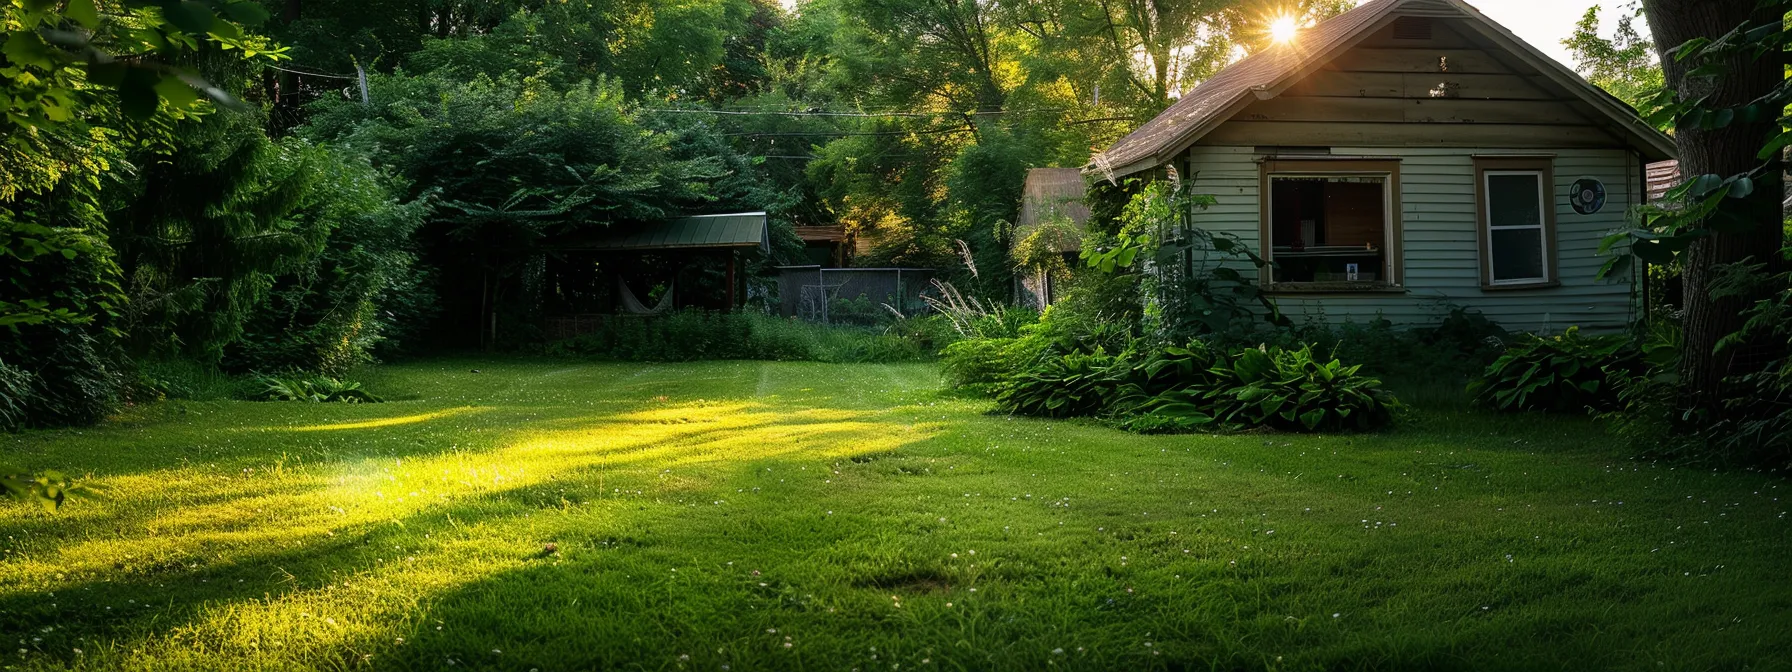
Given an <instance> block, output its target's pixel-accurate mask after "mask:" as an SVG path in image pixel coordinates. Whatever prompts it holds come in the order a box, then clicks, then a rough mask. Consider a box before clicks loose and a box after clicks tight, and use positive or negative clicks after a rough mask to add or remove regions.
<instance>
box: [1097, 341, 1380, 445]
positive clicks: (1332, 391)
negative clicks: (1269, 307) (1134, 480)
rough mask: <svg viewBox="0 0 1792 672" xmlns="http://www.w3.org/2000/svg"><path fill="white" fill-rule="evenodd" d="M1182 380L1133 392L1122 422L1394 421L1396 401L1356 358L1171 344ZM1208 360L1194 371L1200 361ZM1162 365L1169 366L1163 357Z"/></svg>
mask: <svg viewBox="0 0 1792 672" xmlns="http://www.w3.org/2000/svg"><path fill="white" fill-rule="evenodd" d="M1174 354H1175V355H1176V356H1177V358H1178V359H1177V360H1171V361H1177V362H1178V365H1177V366H1176V368H1177V370H1179V372H1180V373H1179V376H1178V377H1175V378H1171V380H1176V381H1178V382H1180V383H1181V384H1170V385H1167V386H1166V387H1167V389H1164V390H1163V391H1161V392H1159V393H1157V394H1156V395H1153V396H1149V397H1142V398H1141V397H1135V398H1134V399H1133V400H1132V406H1131V408H1130V409H1128V410H1127V413H1126V415H1125V416H1124V417H1123V419H1122V421H1121V424H1122V426H1124V427H1127V428H1129V429H1133V430H1135V431H1166V430H1189V429H1202V428H1225V429H1248V428H1257V427H1268V428H1272V429H1278V430H1283V431H1295V432H1317V431H1337V430H1345V429H1359V430H1370V429H1378V428H1380V427H1384V426H1386V425H1388V424H1389V423H1391V422H1392V421H1393V417H1394V411H1395V410H1396V409H1398V408H1399V407H1400V402H1399V401H1398V400H1396V399H1395V398H1394V396H1393V395H1392V394H1390V393H1388V392H1387V391H1386V390H1383V389H1381V381H1380V380H1377V379H1375V378H1372V377H1369V376H1365V375H1362V374H1361V372H1360V371H1361V368H1362V367H1361V366H1360V365H1359V366H1347V365H1345V364H1344V363H1343V362H1340V361H1338V360H1337V359H1327V358H1321V357H1315V356H1314V355H1313V349H1312V347H1311V346H1304V347H1302V348H1300V349H1299V350H1293V349H1282V348H1270V347H1267V346H1260V347H1257V348H1243V349H1240V350H1237V351H1234V352H1232V353H1231V354H1230V356H1229V357H1226V358H1218V357H1215V356H1214V355H1213V353H1212V352H1211V351H1209V350H1205V349H1195V348H1190V349H1178V350H1177V352H1176V353H1174ZM1204 360H1205V361H1211V362H1214V364H1213V365H1212V366H1211V367H1210V368H1208V369H1206V370H1205V371H1200V370H1198V369H1196V368H1195V367H1196V366H1198V364H1199V363H1200V362H1202V361H1204ZM1165 368H1166V369H1168V368H1171V367H1170V366H1169V365H1166V367H1165Z"/></svg>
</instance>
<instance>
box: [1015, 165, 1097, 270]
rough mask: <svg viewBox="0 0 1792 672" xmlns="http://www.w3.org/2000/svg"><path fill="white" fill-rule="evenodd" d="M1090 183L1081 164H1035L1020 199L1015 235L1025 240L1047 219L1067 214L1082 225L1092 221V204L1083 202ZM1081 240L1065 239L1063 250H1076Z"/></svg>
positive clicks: (1075, 222)
mask: <svg viewBox="0 0 1792 672" xmlns="http://www.w3.org/2000/svg"><path fill="white" fill-rule="evenodd" d="M1088 190H1089V185H1088V183H1087V182H1085V181H1084V179H1083V171H1082V169H1080V168H1034V169H1032V170H1029V171H1027V183H1026V187H1025V190H1024V191H1023V192H1022V195H1021V201H1020V216H1019V217H1016V218H1015V222H1014V239H1015V240H1023V239H1025V238H1026V237H1027V236H1028V235H1029V234H1031V233H1032V232H1033V230H1034V229H1036V228H1038V227H1039V225H1040V224H1043V223H1044V222H1046V221H1047V220H1050V219H1052V218H1056V217H1063V218H1065V219H1068V220H1070V223H1072V224H1075V225H1076V227H1077V228H1078V229H1081V228H1082V227H1083V225H1084V224H1087V223H1089V206H1088V204H1087V203H1084V202H1083V196H1084V195H1085V194H1086V193H1087V192H1088ZM1079 243H1080V241H1075V240H1070V241H1064V244H1063V245H1061V247H1062V248H1063V249H1062V250H1060V251H1063V252H1075V251H1077V249H1078V248H1080V247H1081V245H1080V244H1079Z"/></svg>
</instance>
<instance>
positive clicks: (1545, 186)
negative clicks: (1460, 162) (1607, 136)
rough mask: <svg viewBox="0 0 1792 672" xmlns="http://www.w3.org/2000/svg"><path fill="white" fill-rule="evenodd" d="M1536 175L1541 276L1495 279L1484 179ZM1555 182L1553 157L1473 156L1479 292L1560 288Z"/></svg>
mask: <svg viewBox="0 0 1792 672" xmlns="http://www.w3.org/2000/svg"><path fill="white" fill-rule="evenodd" d="M1518 174H1524V175H1536V176H1537V188H1538V192H1539V193H1538V201H1537V204H1538V207H1539V209H1540V210H1541V211H1542V212H1541V214H1542V222H1541V224H1540V226H1539V227H1538V228H1539V229H1540V230H1541V234H1540V235H1539V240H1540V244H1541V245H1542V247H1543V249H1542V252H1543V277H1542V278H1520V279H1514V280H1496V279H1495V278H1494V277H1493V214H1492V204H1491V203H1489V202H1488V200H1487V196H1488V191H1489V188H1488V179H1489V178H1490V177H1492V176H1495V175H1518ZM1557 207H1558V205H1557V204H1556V179H1555V160H1554V158H1553V157H1479V156H1478V157H1475V241H1476V247H1478V248H1479V252H1480V264H1481V268H1480V276H1481V281H1480V283H1481V289H1482V290H1483V291H1504V290H1514V289H1540V288H1548V287H1559V286H1561V284H1562V283H1561V274H1560V269H1559V266H1558V263H1557V250H1558V249H1559V248H1560V247H1561V245H1560V242H1559V240H1558V238H1557V234H1556V209H1557Z"/></svg>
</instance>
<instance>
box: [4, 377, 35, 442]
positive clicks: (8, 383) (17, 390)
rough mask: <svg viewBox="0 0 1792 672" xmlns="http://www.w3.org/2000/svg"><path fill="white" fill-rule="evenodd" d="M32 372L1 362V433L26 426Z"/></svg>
mask: <svg viewBox="0 0 1792 672" xmlns="http://www.w3.org/2000/svg"><path fill="white" fill-rule="evenodd" d="M31 387H32V375H31V373H30V372H28V371H26V370H24V369H20V368H15V367H12V366H8V365H7V364H6V363H5V362H0V432H13V431H18V430H19V429H21V428H23V427H24V426H25V409H27V408H30V407H31Z"/></svg>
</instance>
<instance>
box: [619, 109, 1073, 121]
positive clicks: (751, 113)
mask: <svg viewBox="0 0 1792 672" xmlns="http://www.w3.org/2000/svg"><path fill="white" fill-rule="evenodd" d="M640 109H641V111H642V112H667V113H671V114H715V115H721V116H731V117H759V116H772V117H857V118H883V117H909V118H922V119H929V118H933V117H989V116H1001V115H1006V114H1033V113H1043V112H1063V111H1065V110H1064V109H1063V108H1041V109H1028V110H988V111H978V112H832V111H825V110H818V111H814V112H792V111H774V110H764V111H757V110H703V109H691V108H676V107H643V108H640Z"/></svg>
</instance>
